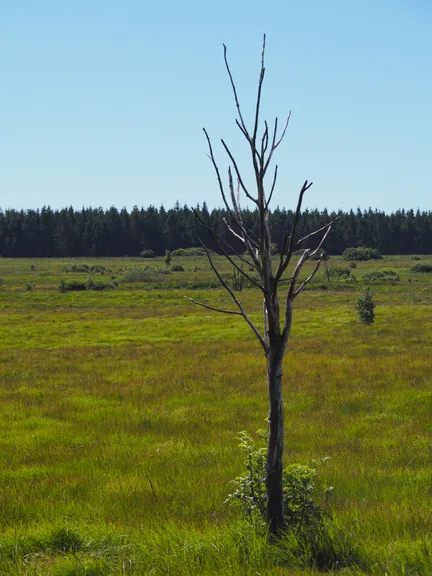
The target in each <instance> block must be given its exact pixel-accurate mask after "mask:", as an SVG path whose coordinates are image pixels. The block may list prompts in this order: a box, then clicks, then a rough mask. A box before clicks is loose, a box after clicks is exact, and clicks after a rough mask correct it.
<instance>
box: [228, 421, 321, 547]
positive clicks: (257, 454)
mask: <svg viewBox="0 0 432 576" xmlns="http://www.w3.org/2000/svg"><path fill="white" fill-rule="evenodd" d="M260 435H261V437H262V438H265V439H267V438H268V433H267V432H263V431H260ZM239 440H240V447H241V448H242V449H243V450H244V451H245V452H246V460H245V466H246V473H245V475H244V476H239V477H238V478H236V479H235V480H234V481H233V482H232V483H233V484H234V486H235V487H236V490H235V491H234V493H232V494H229V496H228V498H227V500H226V502H227V503H228V504H235V505H238V506H240V508H241V509H242V512H243V514H244V515H245V517H246V518H247V519H248V520H249V521H250V522H251V523H252V524H254V525H256V526H260V525H261V526H264V523H265V517H266V502H267V492H266V483H265V477H266V452H267V449H266V448H259V447H257V446H256V444H255V443H254V441H253V439H252V437H251V436H250V435H249V434H248V433H247V432H241V433H240V436H239ZM316 477H317V471H316V469H315V468H312V467H310V466H306V465H303V464H291V465H289V466H287V467H286V468H285V470H284V473H283V486H284V505H285V519H286V523H287V526H288V528H289V529H290V530H291V531H293V532H294V533H295V534H296V536H297V537H299V538H302V539H305V540H309V539H310V538H311V537H316V536H317V535H318V534H320V533H321V531H322V529H323V526H324V518H325V516H326V515H327V513H326V511H325V510H324V508H322V507H321V506H319V505H318V504H317V503H316V502H315V501H314V493H315V491H316ZM329 491H330V489H329ZM329 491H328V492H329ZM328 492H327V495H328Z"/></svg>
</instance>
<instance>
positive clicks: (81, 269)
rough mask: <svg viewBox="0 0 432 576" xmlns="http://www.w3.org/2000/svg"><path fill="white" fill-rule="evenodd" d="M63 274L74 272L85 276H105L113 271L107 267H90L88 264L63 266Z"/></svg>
mask: <svg viewBox="0 0 432 576" xmlns="http://www.w3.org/2000/svg"><path fill="white" fill-rule="evenodd" d="M63 272H66V273H68V272H74V273H77V274H78V273H84V274H105V272H107V273H110V272H112V270H111V269H110V268H106V267H105V266H100V265H99V266H88V265H87V264H72V265H71V266H63Z"/></svg>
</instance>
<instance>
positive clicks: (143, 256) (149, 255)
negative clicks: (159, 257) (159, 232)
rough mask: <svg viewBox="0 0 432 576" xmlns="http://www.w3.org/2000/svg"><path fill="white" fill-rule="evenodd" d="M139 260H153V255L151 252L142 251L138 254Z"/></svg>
mask: <svg viewBox="0 0 432 576" xmlns="http://www.w3.org/2000/svg"><path fill="white" fill-rule="evenodd" d="M140 256H141V258H154V257H155V253H154V252H153V250H143V251H142V252H141V254H140Z"/></svg>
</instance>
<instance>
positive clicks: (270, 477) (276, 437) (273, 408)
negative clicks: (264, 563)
mask: <svg viewBox="0 0 432 576" xmlns="http://www.w3.org/2000/svg"><path fill="white" fill-rule="evenodd" d="M279 340H280V338H279ZM282 361H283V350H282V342H280V344H279V345H278V346H277V347H276V349H272V350H271V351H270V353H269V355H268V357H267V382H268V390H269V401H270V410H269V428H270V435H269V442H268V449H267V477H266V483H267V522H268V525H269V530H270V533H271V534H274V535H278V534H280V533H281V532H282V531H283V530H284V529H285V526H286V525H285V514H284V495H283V447H284V406H283V398H282Z"/></svg>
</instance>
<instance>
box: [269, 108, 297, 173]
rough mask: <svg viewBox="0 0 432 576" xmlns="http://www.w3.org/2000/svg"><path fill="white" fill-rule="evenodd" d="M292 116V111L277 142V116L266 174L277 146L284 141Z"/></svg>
mask: <svg viewBox="0 0 432 576" xmlns="http://www.w3.org/2000/svg"><path fill="white" fill-rule="evenodd" d="M290 118H291V112H290V113H289V114H288V118H287V120H286V122H285V126H284V128H283V130H282V134H281V136H280V138H279V140H278V141H277V142H276V138H277V128H278V119H277V118H275V123H274V128H273V138H272V143H271V147H270V152H269V155H268V157H267V160H266V162H265V165H264V170H263V173H264V174H265V173H266V172H267V169H268V167H269V166H270V162H271V160H272V157H273V152H274V151H275V150H276V148H277V147H278V146H279V144H280V143H281V142H282V140H283V139H284V137H285V133H286V131H287V128H288V125H289V121H290Z"/></svg>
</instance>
